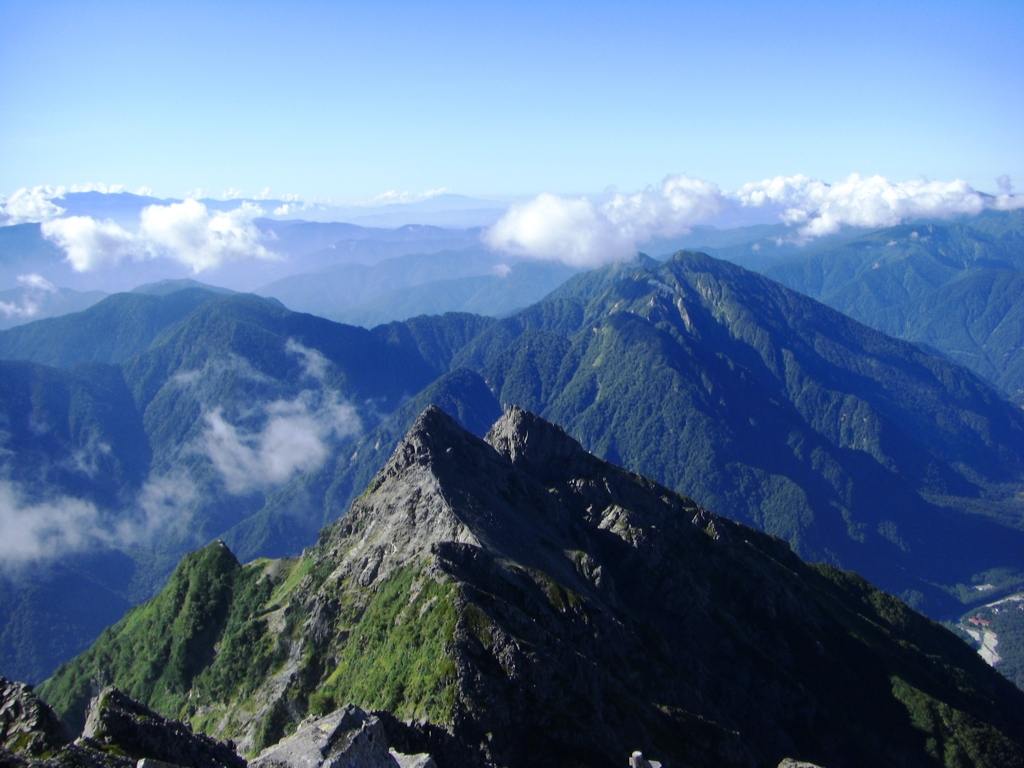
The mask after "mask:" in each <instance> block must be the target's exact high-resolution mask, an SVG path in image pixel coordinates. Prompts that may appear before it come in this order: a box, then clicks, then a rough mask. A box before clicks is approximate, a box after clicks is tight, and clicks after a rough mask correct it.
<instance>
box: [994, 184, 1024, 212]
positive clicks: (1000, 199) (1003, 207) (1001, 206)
mask: <svg viewBox="0 0 1024 768" xmlns="http://www.w3.org/2000/svg"><path fill="white" fill-rule="evenodd" d="M996 184H997V185H998V187H999V194H998V195H996V197H995V202H994V203H993V204H992V207H993V208H995V209H996V210H997V211H1015V210H1017V209H1018V208H1024V195H1015V194H1013V182H1011V181H1010V177H1009V176H1000V177H999V178H998V179H996Z"/></svg>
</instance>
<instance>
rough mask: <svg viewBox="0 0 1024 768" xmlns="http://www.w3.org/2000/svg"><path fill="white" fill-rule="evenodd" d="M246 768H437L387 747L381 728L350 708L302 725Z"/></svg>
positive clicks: (425, 758)
mask: <svg viewBox="0 0 1024 768" xmlns="http://www.w3.org/2000/svg"><path fill="white" fill-rule="evenodd" d="M249 765H250V768H437V766H436V765H435V763H434V761H433V759H432V758H431V757H430V755H426V754H420V755H405V754H402V753H399V752H395V751H394V750H393V749H390V748H389V746H388V737H387V732H386V730H385V728H384V724H383V723H382V722H381V721H380V719H379V718H377V717H375V716H374V715H370V714H367V713H366V712H364V711H363V710H361V709H359V707H356V706H354V705H351V704H350V705H349V706H347V707H344V708H343V709H339V710H336V711H335V712H332V713H331V714H329V715H326V716H325V717H321V718H309V719H307V720H306V721H304V722H303V723H302V724H301V725H300V726H299V728H298V730H296V731H295V733H293V734H292V735H291V736H289V737H288V738H286V739H284V740H283V741H281V742H280V743H278V744H276V745H274V746H273V747H270V748H268V749H266V750H264V751H263V753H262V754H260V756H259V757H258V758H256V759H255V760H253V761H252V762H251V763H250V764H249Z"/></svg>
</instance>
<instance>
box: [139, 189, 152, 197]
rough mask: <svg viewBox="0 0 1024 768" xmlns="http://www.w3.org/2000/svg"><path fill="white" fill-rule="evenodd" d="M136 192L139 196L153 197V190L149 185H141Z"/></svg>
mask: <svg viewBox="0 0 1024 768" xmlns="http://www.w3.org/2000/svg"><path fill="white" fill-rule="evenodd" d="M135 194H136V195H138V196H139V197H153V190H152V189H150V188H149V187H139V188H138V189H136V190H135Z"/></svg>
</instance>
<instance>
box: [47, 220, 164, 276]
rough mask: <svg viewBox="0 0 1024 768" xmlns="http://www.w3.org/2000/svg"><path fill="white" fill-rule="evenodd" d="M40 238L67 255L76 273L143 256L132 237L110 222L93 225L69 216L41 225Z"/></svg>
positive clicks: (91, 221) (91, 222) (89, 221)
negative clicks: (134, 255) (43, 238)
mask: <svg viewBox="0 0 1024 768" xmlns="http://www.w3.org/2000/svg"><path fill="white" fill-rule="evenodd" d="M40 229H41V231H42V233H43V237H45V238H46V239H47V240H51V241H53V242H54V243H56V244H57V245H58V246H59V247H60V248H62V249H63V250H64V252H65V253H66V254H67V257H66V258H67V261H68V262H69V263H70V264H71V267H72V268H73V269H74V270H75V271H76V272H87V271H89V270H91V269H95V268H96V267H98V266H100V265H102V264H116V263H117V262H119V261H121V259H123V258H124V257H125V256H128V255H129V254H132V253H133V252H134V253H136V254H139V253H143V252H144V251H143V249H140V248H139V247H138V244H137V242H136V239H135V236H134V235H132V234H131V233H130V232H128V231H126V230H125V229H123V228H122V227H121V226H120V225H118V224H115V223H114V222H113V221H109V220H108V221H96V219H94V218H92V217H91V216H68V217H67V218H63V219H54V220H52V221H47V222H44V223H43V224H42V225H40Z"/></svg>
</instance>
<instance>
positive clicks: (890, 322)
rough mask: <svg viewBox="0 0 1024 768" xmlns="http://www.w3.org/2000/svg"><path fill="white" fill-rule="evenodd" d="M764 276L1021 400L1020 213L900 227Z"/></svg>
mask: <svg viewBox="0 0 1024 768" xmlns="http://www.w3.org/2000/svg"><path fill="white" fill-rule="evenodd" d="M763 269H764V272H765V274H766V275H768V276H769V277H771V278H772V279H774V280H778V281H779V282H781V283H783V284H785V285H788V286H789V287H791V288H794V289H796V290H798V291H800V292H802V293H805V294H807V295H808V296H812V297H814V298H816V299H818V300H819V301H822V302H824V303H825V304H828V305H829V306H831V307H834V308H835V309H838V310H839V311H841V312H843V313H845V314H847V315H849V316H850V317H853V318H855V319H857V320H860V321H861V322H862V323H865V324H867V325H870V326H872V327H873V328H877V329H879V330H881V331H883V332H885V333H888V334H890V335H892V336H898V337H900V338H903V339H907V340H909V341H913V342H915V343H918V344H921V345H924V346H925V347H926V348H928V349H931V350H933V351H935V352H937V353H939V354H941V355H943V356H945V357H947V358H948V359H950V360H952V361H954V362H957V363H959V364H961V365H963V366H965V367H967V368H970V369H971V370H973V371H974V372H975V373H977V374H978V375H979V376H982V377H984V378H985V379H987V380H988V381H990V382H991V383H993V384H995V385H996V386H997V387H999V388H1001V389H1002V390H1003V391H1005V392H1006V393H1007V394H1008V395H1009V396H1010V397H1011V398H1012V399H1013V400H1014V401H1015V402H1022V401H1024V357H1022V353H1021V347H1022V342H1024V338H1022V334H1024V277H1022V270H1024V211H1020V210H1017V211H1010V212H996V211H989V212H986V213H983V214H981V215H980V216H976V217H973V218H970V219H967V220H964V221H960V222H952V223H950V222H938V221H936V222H913V223H907V224H901V225H900V226H897V227H893V228H890V229H883V230H880V231H878V232H873V233H870V234H867V235H864V236H860V237H854V238H852V239H849V240H847V241H846V242H842V243H830V244H825V245H823V246H816V247H813V248H810V249H809V250H808V252H806V253H803V254H800V255H799V256H795V257H792V258H789V259H786V260H783V261H777V262H773V263H772V264H771V265H769V266H766V267H763Z"/></svg>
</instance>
